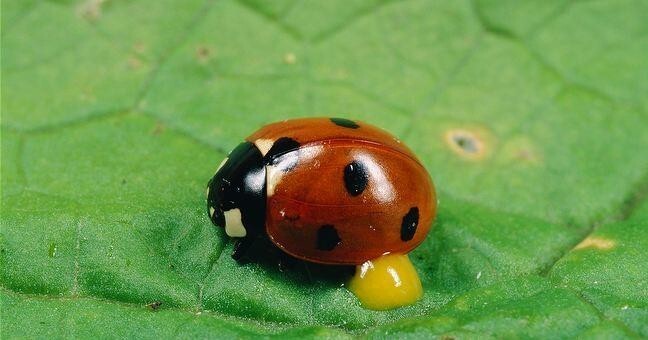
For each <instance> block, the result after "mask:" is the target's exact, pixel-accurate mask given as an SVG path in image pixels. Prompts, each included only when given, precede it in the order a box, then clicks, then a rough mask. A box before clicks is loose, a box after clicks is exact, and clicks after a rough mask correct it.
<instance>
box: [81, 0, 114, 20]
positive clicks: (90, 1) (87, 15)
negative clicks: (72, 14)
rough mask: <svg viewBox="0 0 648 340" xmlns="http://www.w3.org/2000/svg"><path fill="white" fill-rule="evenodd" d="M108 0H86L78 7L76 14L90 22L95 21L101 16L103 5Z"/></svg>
mask: <svg viewBox="0 0 648 340" xmlns="http://www.w3.org/2000/svg"><path fill="white" fill-rule="evenodd" d="M107 1H108V0H86V1H83V2H81V3H80V4H79V5H78V6H77V7H76V14H77V15H78V16H79V17H81V18H83V19H85V20H88V21H90V22H95V21H97V20H99V18H100V17H101V6H102V5H103V4H105V3H106V2H107Z"/></svg>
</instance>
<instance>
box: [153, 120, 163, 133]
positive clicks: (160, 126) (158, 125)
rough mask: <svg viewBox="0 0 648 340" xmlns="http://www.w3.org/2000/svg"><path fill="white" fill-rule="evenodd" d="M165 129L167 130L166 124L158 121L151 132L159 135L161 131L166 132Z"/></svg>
mask: <svg viewBox="0 0 648 340" xmlns="http://www.w3.org/2000/svg"><path fill="white" fill-rule="evenodd" d="M164 130H166V126H165V125H164V124H163V123H161V122H156V123H155V126H154V127H153V129H152V130H151V134H153V135H159V134H161V133H164Z"/></svg>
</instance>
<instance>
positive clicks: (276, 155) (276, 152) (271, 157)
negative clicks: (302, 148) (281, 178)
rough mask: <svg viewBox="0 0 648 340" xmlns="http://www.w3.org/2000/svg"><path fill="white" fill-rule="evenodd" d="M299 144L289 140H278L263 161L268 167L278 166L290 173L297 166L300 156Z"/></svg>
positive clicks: (286, 138)
mask: <svg viewBox="0 0 648 340" xmlns="http://www.w3.org/2000/svg"><path fill="white" fill-rule="evenodd" d="M299 145H300V144H299V142H298V141H296V140H294V139H292V138H289V137H281V138H279V139H277V140H276V141H275V142H274V144H272V147H271V148H270V150H268V153H267V154H266V155H265V156H264V157H263V160H264V162H265V163H266V164H268V165H276V166H278V167H279V168H280V169H281V170H283V171H290V170H291V169H292V168H294V167H295V166H296V165H297V161H298V158H299V157H298V156H299V152H298V149H299Z"/></svg>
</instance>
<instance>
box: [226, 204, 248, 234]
mask: <svg viewBox="0 0 648 340" xmlns="http://www.w3.org/2000/svg"><path fill="white" fill-rule="evenodd" d="M225 233H227V235H228V236H230V237H244V236H245V235H247V231H246V230H245V227H244V226H243V222H242V221H241V210H239V209H231V210H228V211H226V212H225Z"/></svg>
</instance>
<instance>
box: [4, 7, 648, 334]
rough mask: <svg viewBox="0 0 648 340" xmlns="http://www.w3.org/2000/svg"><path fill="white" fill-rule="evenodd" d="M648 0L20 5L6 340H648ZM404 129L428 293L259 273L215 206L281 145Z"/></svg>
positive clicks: (7, 46)
mask: <svg viewBox="0 0 648 340" xmlns="http://www.w3.org/2000/svg"><path fill="white" fill-rule="evenodd" d="M647 13H648V3H646V2H645V1H630V0H628V1H612V0H599V1H583V2H572V1H562V0H556V1H526V2H519V1H508V0H507V1H501V0H497V1H495V0H474V1H443V2H432V1H414V0H410V1H354V2H347V1H341V0H340V1H326V2H301V1H291V0H286V1H272V2H265V1H257V0H238V1H233V0H224V1H212V0H191V1H182V2H177V1H170V0H165V1H152V0H151V1H148V0H141V1H99V0H81V1H71V0H59V1H44V2H39V1H16V0H13V1H5V2H3V3H2V44H3V46H2V47H3V48H2V80H1V81H2V91H3V98H2V103H1V109H2V122H1V139H2V140H1V142H2V143H1V161H2V166H1V168H0V170H1V174H0V177H1V189H2V199H1V208H2V217H1V230H0V284H1V286H2V287H1V288H0V298H1V302H2V308H1V313H2V315H1V316H2V327H0V329H2V336H3V337H6V338H22V337H45V336H53V337H61V338H62V337H91V336H97V335H99V336H102V337H138V338H139V337H146V338H155V337H176V336H177V337H207V336H212V337H215V336H220V337H234V336H245V337H249V336H277V337H316V336H324V337H333V338H336V337H340V338H346V337H355V336H359V335H361V336H368V337H377V338H393V337H399V338H400V337H430V336H440V337H469V338H472V337H480V338H488V337H494V338H502V337H505V338H511V337H512V338H518V337H532V338H546V337H553V338H555V337H561V338H563V337H583V338H592V337H598V338H633V337H648V328H647V326H646V325H648V295H647V293H646V292H648V266H647V265H646V264H647V263H648V253H646V251H645V249H647V248H648V232H646V228H647V227H648V224H647V221H648V204H647V202H648V201H646V194H647V193H648V153H646V152H645V150H647V149H648V134H647V133H646V129H647V127H648V97H647V96H646V93H648V58H646V55H648V34H647V33H648V14H647ZM302 116H337V117H347V118H351V119H358V120H363V121H367V122H370V123H372V124H375V125H378V126H381V127H384V128H386V129H387V130H389V131H390V132H392V133H394V134H395V135H397V136H399V137H400V138H401V139H402V140H403V141H404V142H406V143H407V144H408V145H409V146H410V147H411V148H412V149H413V150H414V152H415V153H416V154H417V155H418V156H419V157H420V158H421V160H422V162H423V163H424V165H425V166H426V168H427V169H428V170H429V172H430V174H431V175H432V177H433V179H434V181H435V184H436V186H437V189H438V192H439V200H440V203H439V215H438V217H437V219H436V221H435V225H434V228H433V230H432V232H431V233H430V235H429V237H428V238H427V239H426V241H425V242H424V243H423V244H422V245H421V246H420V247H419V248H417V249H416V250H414V251H413V252H412V253H411V255H410V257H411V259H412V260H413V262H414V264H415V266H416V268H417V269H418V271H419V273H420V276H421V280H422V282H423V285H424V289H425V295H424V297H423V299H422V300H421V301H419V302H418V303H416V304H414V305H412V306H408V307H404V308H401V309H397V310H392V311H387V312H377V311H369V310H364V309H363V308H361V307H360V305H359V302H358V301H357V300H356V299H355V297H354V296H353V295H352V294H351V293H350V292H348V291H347V290H346V289H345V288H343V287H342V286H341V285H342V284H343V283H344V281H345V277H344V275H341V274H340V273H336V271H335V269H332V268H328V267H325V266H319V265H314V264H306V263H301V262H299V263H297V264H296V265H295V266H294V267H293V268H290V269H289V270H286V271H279V270H278V268H277V263H276V261H275V259H274V258H273V257H271V256H269V257H267V259H266V260H264V261H260V262H253V263H249V264H245V265H239V264H237V263H236V262H235V261H234V260H232V259H231V258H230V256H229V254H230V253H231V251H232V246H233V243H232V241H231V240H229V239H228V238H227V237H226V235H225V234H224V232H223V230H222V229H220V228H214V227H213V226H212V225H211V223H210V221H209V220H208V218H207V216H206V211H205V202H204V188H205V184H206V182H207V180H208V179H209V178H210V176H211V175H213V171H214V169H215V168H216V166H217V165H218V164H219V163H220V161H221V160H222V159H223V158H224V157H225V155H226V154H227V152H228V151H229V150H230V149H231V148H232V147H234V146H235V145H237V144H238V143H239V142H240V141H241V140H242V139H243V138H245V137H246V136H247V135H248V134H250V133H251V132H253V131H254V130H255V129H256V128H258V127H260V126H261V125H263V124H265V123H269V122H272V121H277V120H283V119H289V118H293V117H302Z"/></svg>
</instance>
